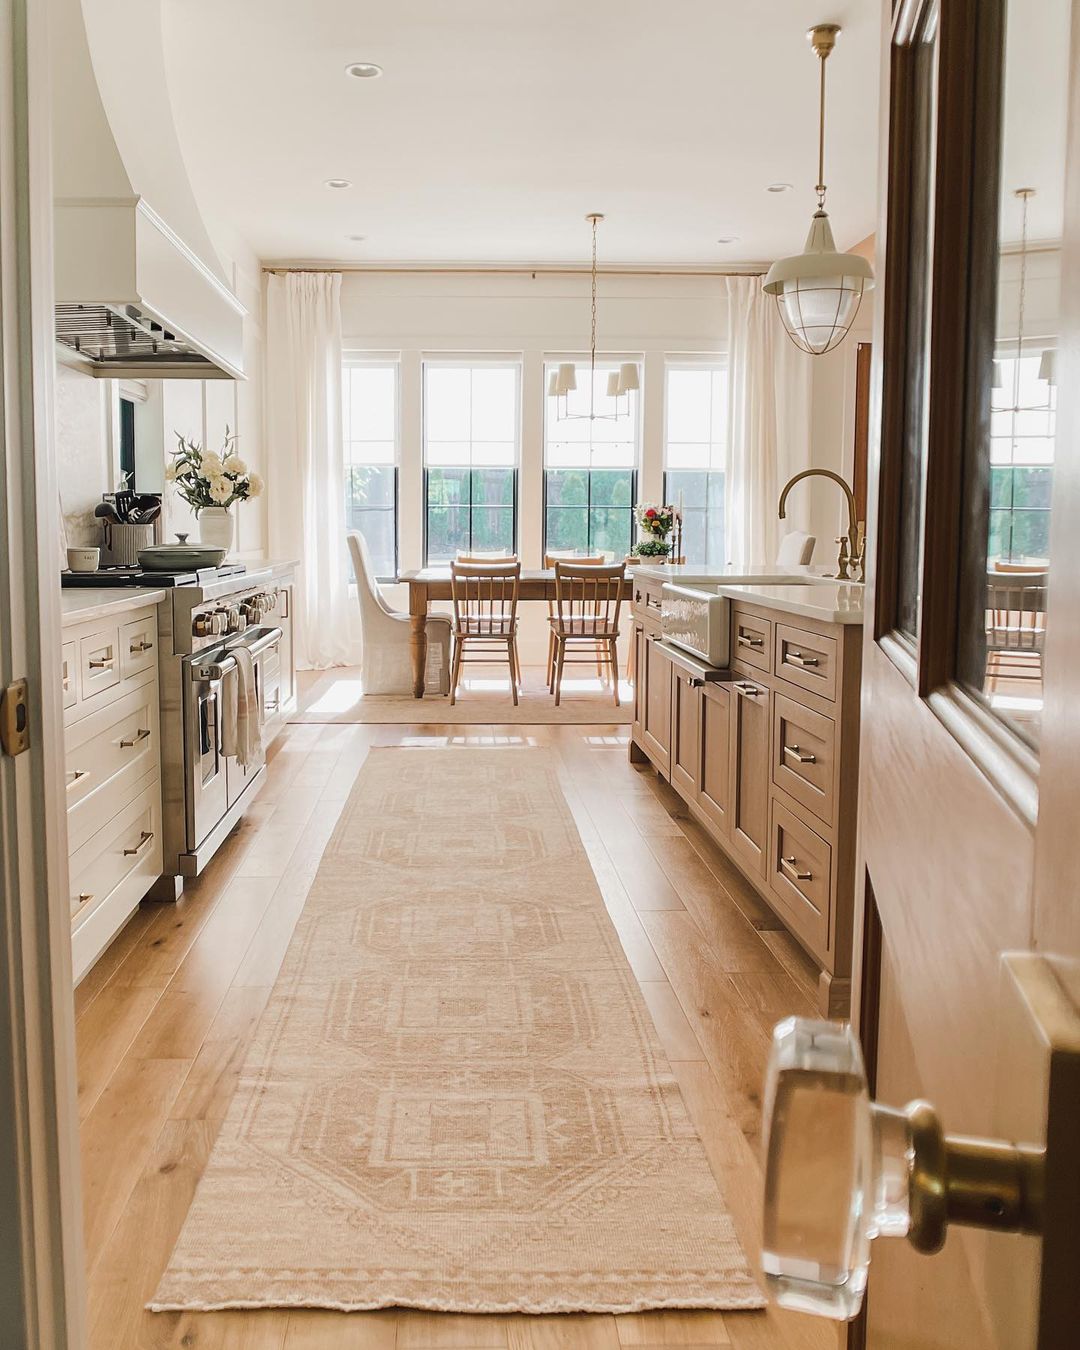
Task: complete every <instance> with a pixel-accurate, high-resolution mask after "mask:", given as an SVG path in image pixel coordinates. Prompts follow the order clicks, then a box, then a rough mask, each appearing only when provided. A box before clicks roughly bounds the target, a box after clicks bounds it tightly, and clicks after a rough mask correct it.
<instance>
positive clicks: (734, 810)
mask: <svg viewBox="0 0 1080 1350" xmlns="http://www.w3.org/2000/svg"><path fill="white" fill-rule="evenodd" d="M731 689H732V695H731V753H730V765H731V788H730V800H731V846H732V848H733V850H734V851H735V852H736V853H737V854H738V856H739V858H740V859H741V860H742V863H743V865H744V866H745V867H746V868H748V869H749V870H750V871H751V872H755V873H760V874H761V875H764V872H765V844H766V840H767V838H768V832H769V731H770V723H771V714H770V711H769V687H768V685H765V684H760V683H759V682H758V681H757V680H752V679H750V678H749V677H748V676H746V675H743V674H742V673H736V675H735V678H734V679H733V680H732V682H731Z"/></svg>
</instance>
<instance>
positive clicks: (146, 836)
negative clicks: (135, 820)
mask: <svg viewBox="0 0 1080 1350" xmlns="http://www.w3.org/2000/svg"><path fill="white" fill-rule="evenodd" d="M153 837H154V831H153V830H143V832H142V835H141V836H140V838H139V842H138V843H137V844H136V845H135V847H134V848H126V849H124V857H125V858H133V857H134V856H135V854H136V853H141V852H142V851H143V849H144V848H145V847H146V846H147V844H148V843H149V842H150V840H151V839H153Z"/></svg>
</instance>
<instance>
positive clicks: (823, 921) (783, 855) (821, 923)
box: [769, 797, 832, 956]
mask: <svg viewBox="0 0 1080 1350" xmlns="http://www.w3.org/2000/svg"><path fill="white" fill-rule="evenodd" d="M831 884H832V849H831V848H830V847H829V845H828V844H827V843H826V842H825V840H824V839H822V838H821V836H820V835H819V834H817V833H815V832H814V831H813V830H812V829H810V827H809V826H808V825H804V824H803V822H802V821H801V820H799V819H798V818H797V817H796V816H795V815H793V814H792V812H790V811H789V810H788V809H787V807H786V806H784V804H783V802H780V801H777V800H776V798H775V797H774V798H773V803H772V845H771V848H770V852H769V889H770V890H771V891H772V893H773V895H774V896H776V898H777V900H778V901H779V903H780V908H781V910H782V912H783V914H784V916H785V917H786V918H787V919H788V921H789V922H790V924H791V927H792V928H793V929H794V930H795V932H796V933H798V934H799V936H800V937H801V938H802V939H803V940H804V941H805V942H806V943H808V944H809V946H810V947H811V949H812V950H813V951H814V952H815V953H816V954H817V955H819V956H824V955H825V954H826V953H827V951H828V947H829V891H830V887H831Z"/></svg>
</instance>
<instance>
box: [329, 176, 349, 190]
mask: <svg viewBox="0 0 1080 1350" xmlns="http://www.w3.org/2000/svg"><path fill="white" fill-rule="evenodd" d="M326 186H327V187H328V188H350V187H352V184H351V183H350V182H349V180H348V179H347V178H328V179H327V180H326Z"/></svg>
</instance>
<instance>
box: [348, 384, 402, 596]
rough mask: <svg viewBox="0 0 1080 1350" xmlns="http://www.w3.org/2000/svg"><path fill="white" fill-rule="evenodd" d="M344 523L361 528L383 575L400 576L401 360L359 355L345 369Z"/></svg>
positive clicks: (381, 577) (391, 578)
mask: <svg viewBox="0 0 1080 1350" xmlns="http://www.w3.org/2000/svg"><path fill="white" fill-rule="evenodd" d="M342 389H343V391H344V394H343V398H344V410H343V412H344V428H345V528H346V529H348V530H359V532H360V533H361V534H362V535H363V536H364V541H365V543H366V544H367V546H368V551H369V552H370V553H371V561H372V563H373V565H374V567H375V575H376V576H377V577H378V579H379V580H380V581H394V580H395V579H396V578H397V546H398V545H397V497H398V477H397V474H398V471H397V460H398V453H397V451H398V365H397V362H396V361H355V362H350V363H349V364H348V365H346V366H345V369H344V370H343V371H342Z"/></svg>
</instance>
